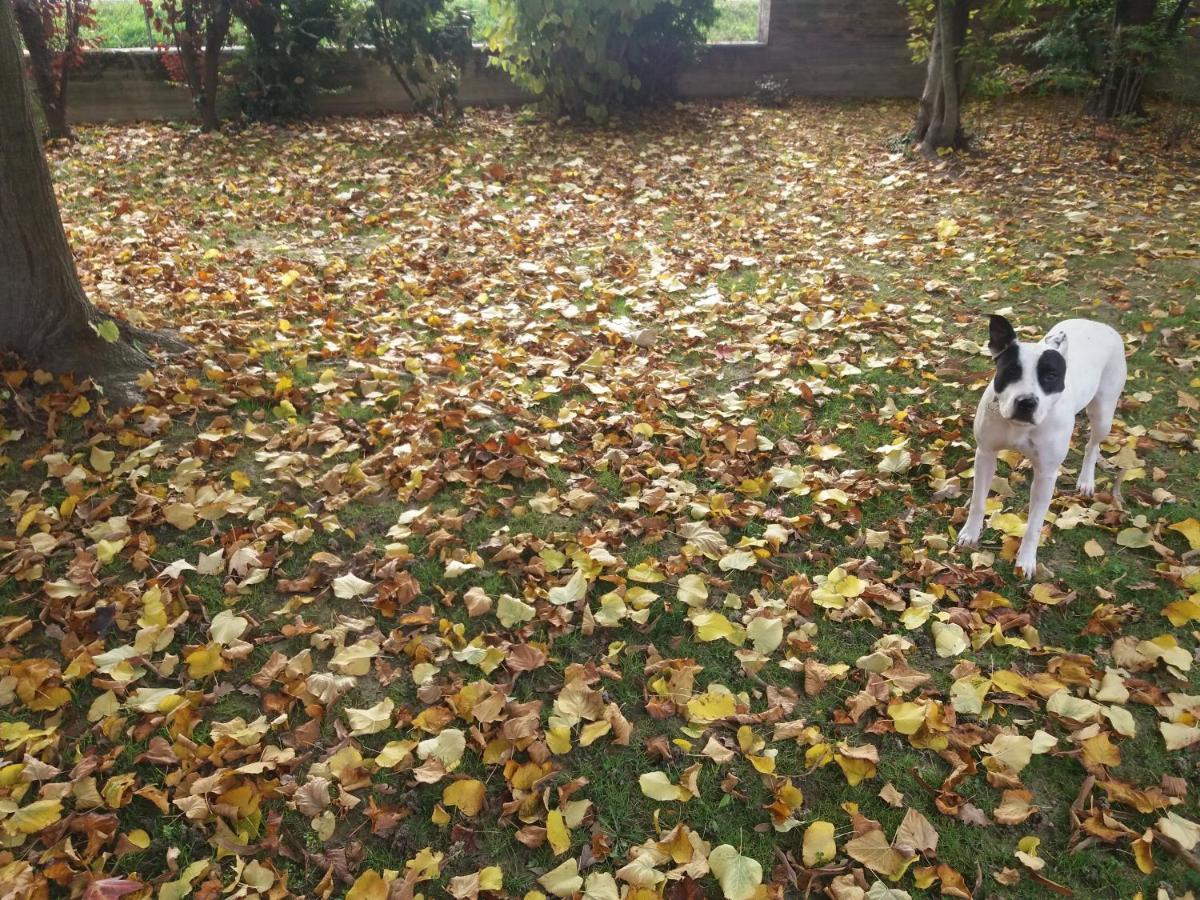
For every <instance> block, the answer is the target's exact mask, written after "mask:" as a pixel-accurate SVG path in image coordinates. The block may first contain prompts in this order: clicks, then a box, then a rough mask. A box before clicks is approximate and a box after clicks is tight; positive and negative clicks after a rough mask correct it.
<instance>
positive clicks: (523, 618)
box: [496, 594, 537, 628]
mask: <svg viewBox="0 0 1200 900" xmlns="http://www.w3.org/2000/svg"><path fill="white" fill-rule="evenodd" d="M535 615H537V610H536V609H534V608H533V607H532V606H530V605H529V604H528V603H526V602H524V601H523V600H518V599H517V598H516V597H513V596H511V595H509V594H501V595H500V600H499V602H498V603H497V604H496V618H498V619H499V620H500V624H501V625H503V626H504V627H505V628H512V627H513V626H514V625H519V624H521V623H522V622H528V621H529V620H530V619H532V618H533V617H534V616H535Z"/></svg>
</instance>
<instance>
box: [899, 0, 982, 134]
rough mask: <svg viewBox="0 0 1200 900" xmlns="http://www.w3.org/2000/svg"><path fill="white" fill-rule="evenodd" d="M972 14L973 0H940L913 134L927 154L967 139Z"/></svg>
mask: <svg viewBox="0 0 1200 900" xmlns="http://www.w3.org/2000/svg"><path fill="white" fill-rule="evenodd" d="M970 17H971V0H938V3H937V10H936V17H935V19H934V25H933V36H932V37H931V38H930V42H929V61H928V64H927V65H926V68H925V88H924V90H923V91H922V92H921V100H920V103H919V105H918V107H917V119H916V122H915V123H914V124H913V129H912V131H911V132H910V134H909V137H910V139H911V140H912V141H913V142H915V143H917V144H919V145H920V147H921V152H923V153H924V154H925V155H926V156H930V157H934V156H936V155H937V153H938V151H939V150H942V149H953V148H957V147H961V146H963V144H964V143H965V139H964V135H963V129H962V120H961V113H960V104H961V100H962V92H963V86H964V84H965V81H966V79H965V77H964V72H963V65H962V59H961V56H962V49H963V45H964V44H965V43H966V38H967V29H968V28H969V26H970V21H971V19H970Z"/></svg>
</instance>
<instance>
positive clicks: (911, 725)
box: [887, 701, 928, 734]
mask: <svg viewBox="0 0 1200 900" xmlns="http://www.w3.org/2000/svg"><path fill="white" fill-rule="evenodd" d="M927 708H928V707H927V705H926V704H924V703H897V702H895V701H893V702H892V703H889V704H888V708H887V711H888V715H889V716H891V717H892V724H893V726H894V727H895V729H896V733H897V734H916V733H917V732H918V731H920V730H921V726H922V725H924V724H925V710H926V709H927Z"/></svg>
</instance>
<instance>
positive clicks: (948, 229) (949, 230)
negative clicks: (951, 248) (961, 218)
mask: <svg viewBox="0 0 1200 900" xmlns="http://www.w3.org/2000/svg"><path fill="white" fill-rule="evenodd" d="M934 230H935V231H936V232H937V238H938V240H939V241H949V240H953V239H954V237H955V235H957V234H958V232H959V231H960V230H961V226H960V225H959V224H958V223H957V222H955V221H954V220H953V219H939V220H938V223H937V227H936V228H935V229H934Z"/></svg>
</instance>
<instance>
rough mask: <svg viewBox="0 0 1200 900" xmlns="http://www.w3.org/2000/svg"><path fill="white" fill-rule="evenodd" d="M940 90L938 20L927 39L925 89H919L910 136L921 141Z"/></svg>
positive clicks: (927, 128) (931, 118)
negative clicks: (915, 119)
mask: <svg viewBox="0 0 1200 900" xmlns="http://www.w3.org/2000/svg"><path fill="white" fill-rule="evenodd" d="M941 91H942V42H941V34H940V33H939V28H938V22H937V21H935V22H934V24H933V37H932V38H931V39H930V41H929V60H928V63H927V65H926V66H925V89H924V90H923V91H921V100H920V105H919V106H918V107H917V121H916V123H915V124H914V125H913V130H912V137H913V139H914V140H916V141H918V142H919V141H923V140H924V139H925V134H926V133H927V132H928V131H929V125H930V123H932V122H933V108H934V106H936V105H937V98H938V95H939V94H940V93H941Z"/></svg>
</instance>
